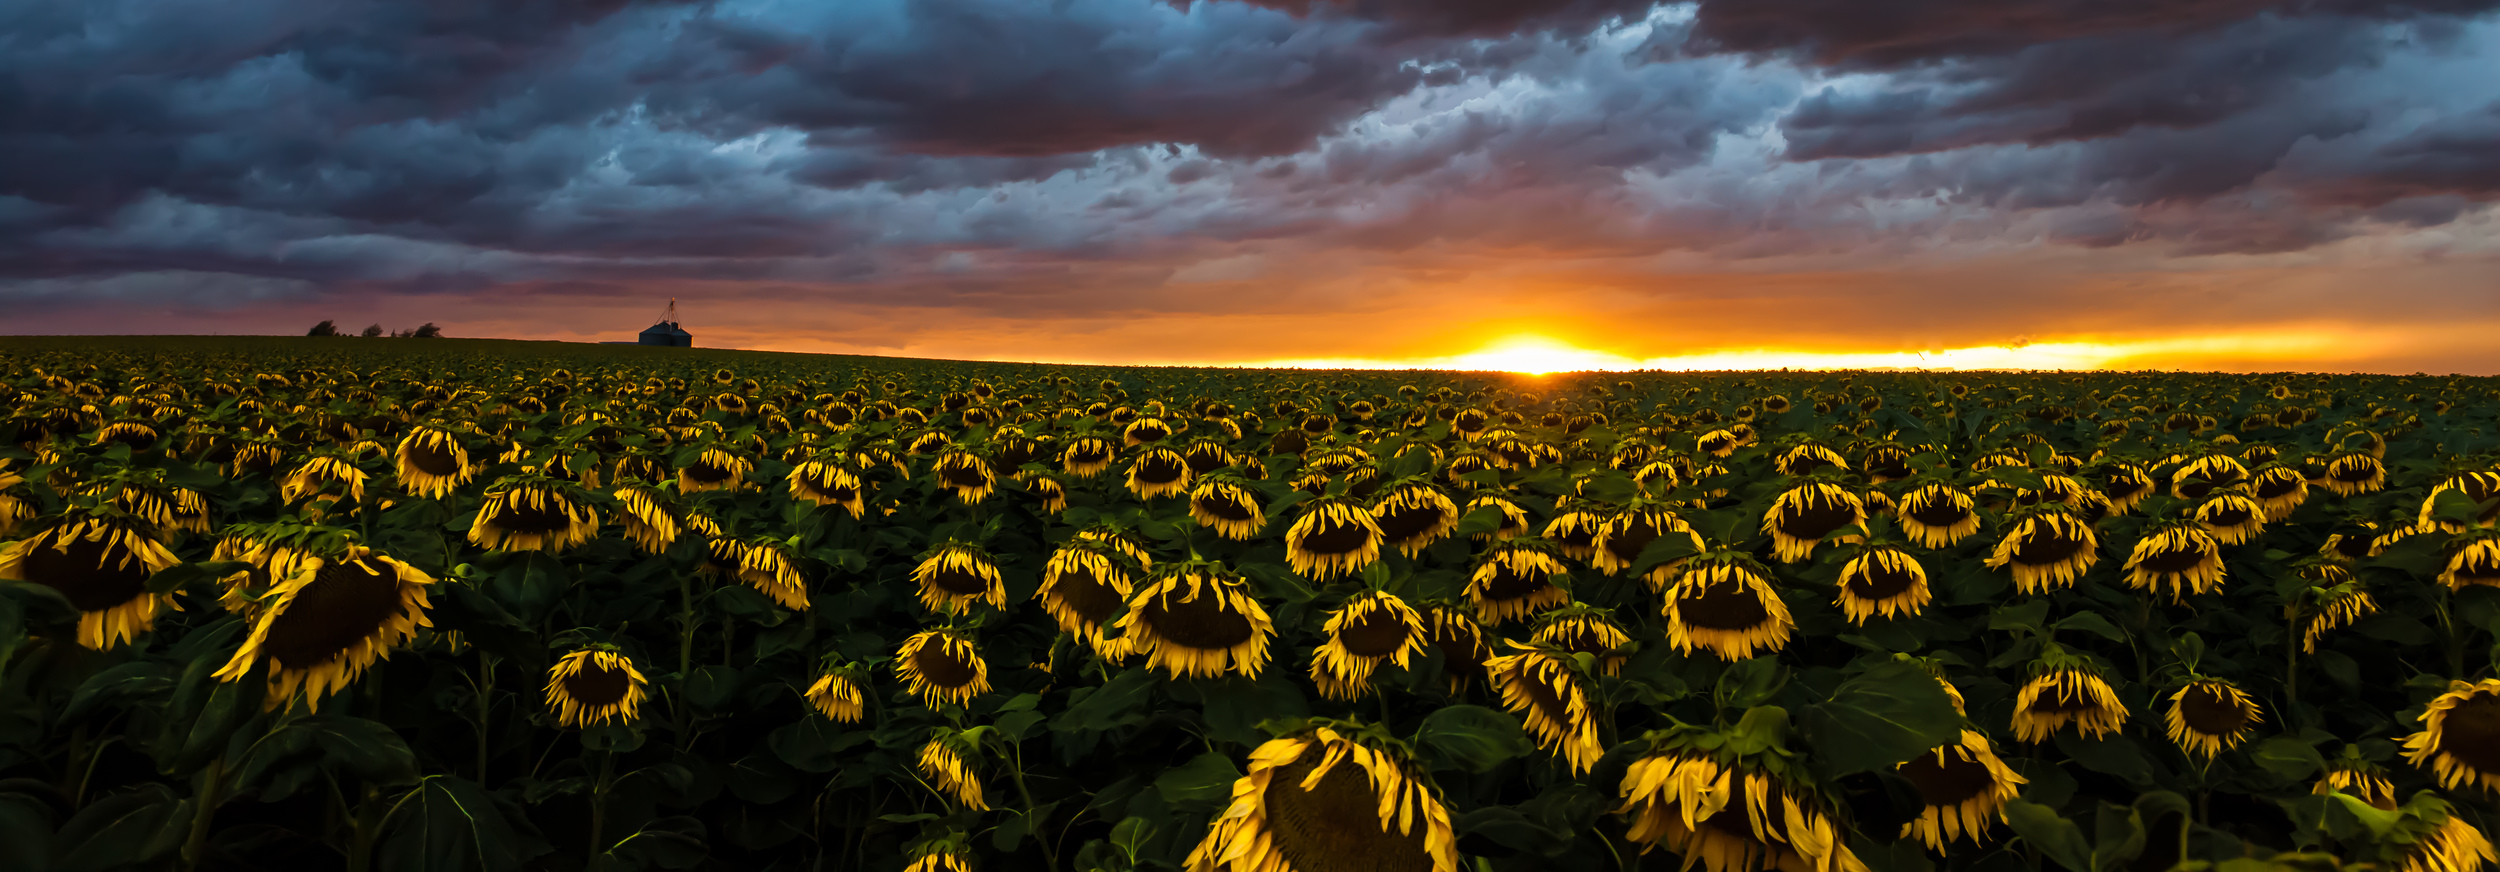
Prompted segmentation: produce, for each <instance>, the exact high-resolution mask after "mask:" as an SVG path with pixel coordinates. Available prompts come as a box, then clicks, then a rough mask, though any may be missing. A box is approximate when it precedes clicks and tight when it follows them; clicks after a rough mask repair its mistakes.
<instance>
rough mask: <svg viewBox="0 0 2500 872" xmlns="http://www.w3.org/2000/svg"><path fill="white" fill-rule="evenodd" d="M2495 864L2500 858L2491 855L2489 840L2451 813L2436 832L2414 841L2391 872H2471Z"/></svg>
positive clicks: (2425, 834) (2421, 836)
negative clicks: (2393, 871)
mask: <svg viewBox="0 0 2500 872" xmlns="http://www.w3.org/2000/svg"><path fill="white" fill-rule="evenodd" d="M2442 805H2445V803H2442ZM2495 860H2500V856H2495V855H2494V854H2493V853H2492V848H2491V839H2490V838H2489V837H2487V836H2484V835H2483V831H2482V830H2479V829H2475V828H2474V825H2473V824H2469V823H2466V822H2465V819H2464V818H2461V817H2458V816H2457V815H2456V814H2455V813H2454V812H2453V811H2451V812H2450V813H2449V814H2448V816H2447V817H2445V818H2443V819H2442V820H2441V821H2440V822H2439V825H2438V827H2437V828H2436V829H2432V830H2431V831H2429V832H2427V833H2423V834H2421V835H2419V836H2417V837H2416V838H2415V839H2414V841H2413V842H2412V848H2411V849H2410V850H2408V851H2406V853H2405V857H2404V859H2403V861H2402V862H2400V863H2397V864H2395V872H2473V870H2479V869H2483V868H2486V867H2488V866H2490V865H2491V864H2492V862H2494V861H2495Z"/></svg>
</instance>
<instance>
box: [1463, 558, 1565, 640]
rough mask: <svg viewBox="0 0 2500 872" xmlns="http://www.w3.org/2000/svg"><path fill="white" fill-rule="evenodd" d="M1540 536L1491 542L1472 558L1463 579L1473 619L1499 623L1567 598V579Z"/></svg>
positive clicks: (1548, 606)
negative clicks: (1472, 567) (1472, 563)
mask: <svg viewBox="0 0 2500 872" xmlns="http://www.w3.org/2000/svg"><path fill="white" fill-rule="evenodd" d="M1555 550H1556V548H1555V546H1554V545H1553V544H1552V543H1549V542H1547V541H1546V540H1543V539H1532V538H1520V539H1507V540H1503V541H1500V542H1495V543H1493V544H1492V545H1491V546H1489V547H1487V548H1485V550H1484V553H1483V554H1481V555H1479V556H1478V557H1477V558H1476V568H1475V571H1474V572H1472V573H1470V574H1469V576H1468V580H1467V602H1468V604H1469V605H1471V606H1473V607H1474V608H1475V610H1476V618H1477V619H1478V620H1481V621H1484V622H1485V623H1488V624H1494V625H1497V626H1498V625H1501V624H1505V623H1508V622H1510V621H1514V620H1520V619H1523V618H1527V617H1529V616H1530V615H1534V614H1536V613H1538V612H1541V611H1544V610H1546V609H1550V608H1553V607H1555V606H1559V605H1562V604H1564V603H1568V602H1570V601H1571V588H1570V587H1569V583H1570V578H1569V576H1567V575H1565V570H1564V568H1563V563H1562V561H1561V560H1559V559H1556V557H1555V555H1554V551H1555Z"/></svg>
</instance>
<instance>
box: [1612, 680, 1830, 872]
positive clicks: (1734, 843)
mask: <svg viewBox="0 0 2500 872" xmlns="http://www.w3.org/2000/svg"><path fill="white" fill-rule="evenodd" d="M1757 711H1760V710H1757ZM1773 711H1776V710H1773ZM1753 714H1754V713H1752V712H1748V717H1747V721H1748V722H1752V721H1755V720H1757V718H1755V717H1753ZM1736 730H1737V731H1738V732H1739V733H1743V732H1746V731H1747V728H1746V725H1739V726H1738V727H1737V728H1736ZM1662 734H1663V735H1662ZM1747 738H1751V737H1740V738H1728V739H1724V740H1723V741H1722V742H1721V743H1720V744H1719V747H1720V748H1722V749H1725V748H1728V747H1731V746H1734V745H1738V744H1742V743H1745V741H1746V739H1747ZM1753 741H1754V742H1759V741H1760V740H1759V739H1753ZM1785 772H1786V767H1785V766H1783V765H1782V764H1781V763H1780V762H1779V758H1778V756H1777V755H1775V754H1761V755H1750V756H1748V755H1735V754H1730V753H1721V752H1714V751H1710V750H1704V749H1703V748H1700V747H1697V746H1696V744H1695V743H1694V737H1692V736H1691V735H1690V732H1689V731H1672V730H1671V731H1661V733H1653V734H1651V748H1650V751H1649V753H1648V755H1647V756H1644V757H1642V758H1641V759H1639V760H1636V761H1633V763H1632V765H1631V766H1630V767H1629V768H1628V769H1627V770H1626V771H1625V772H1624V776H1623V781H1622V783H1621V785H1620V786H1619V788H1618V790H1619V792H1620V795H1621V796H1622V798H1623V805H1622V807H1620V808H1617V809H1616V810H1615V811H1616V813H1617V814H1622V815H1626V816H1628V817H1630V818H1631V826H1630V827H1629V828H1628V829H1627V830H1626V832H1625V833H1624V838H1626V839H1629V840H1631V841H1634V842H1639V843H1642V844H1643V845H1648V846H1659V847H1665V848H1666V849H1668V850H1671V851H1674V852H1675V853H1677V854H1678V855H1681V856H1682V857H1684V858H1685V860H1684V862H1685V864H1686V868H1690V867H1692V866H1696V865H1697V866H1700V867H1702V868H1704V869H1706V870H1708V872H1752V870H1759V869H1782V870H1819V872H1866V869H1867V867H1866V864H1865V863H1863V862H1861V861H1859V860H1858V858H1857V856H1856V855H1855V854H1853V853H1851V852H1850V850H1849V848H1848V840H1847V839H1846V837H1845V836H1843V835H1842V833H1841V831H1840V830H1839V828H1838V827H1837V826H1836V825H1835V823H1834V822H1833V819H1832V814H1831V812H1830V810H1829V809H1828V808H1827V807H1826V806H1825V805H1824V803H1823V802H1822V801H1821V800H1820V799H1819V798H1818V797H1817V796H1816V795H1815V793H1814V791H1813V789H1812V788H1810V787H1807V786H1805V785H1803V784H1802V783H1798V782H1793V781H1791V780H1790V778H1789V776H1788V775H1786V774H1785Z"/></svg>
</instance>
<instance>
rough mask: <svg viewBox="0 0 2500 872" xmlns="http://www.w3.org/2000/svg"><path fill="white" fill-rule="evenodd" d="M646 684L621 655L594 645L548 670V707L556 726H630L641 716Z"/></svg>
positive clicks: (646, 691) (647, 683)
mask: <svg viewBox="0 0 2500 872" xmlns="http://www.w3.org/2000/svg"><path fill="white" fill-rule="evenodd" d="M649 684H650V682H649V681H647V680H645V679H644V678H643V677H642V670H639V669H636V668H634V661H633V660H632V659H631V658H628V657H626V656H625V654H624V653H623V652H621V651H618V650H616V649H615V648H614V647H612V646H606V645H596V646H592V647H589V648H584V649H581V650H579V651H575V652H573V653H571V654H566V655H564V656H563V657H561V658H558V659H557V660H556V662H555V665H553V666H550V667H548V668H547V707H548V708H550V709H553V710H555V713H556V724H557V725H558V726H565V727H582V728H589V727H594V726H602V725H606V724H610V723H617V724H631V723H633V722H634V721H635V720H636V719H637V718H638V717H640V715H641V709H642V703H643V700H645V699H647V698H648V696H649V689H648V688H649Z"/></svg>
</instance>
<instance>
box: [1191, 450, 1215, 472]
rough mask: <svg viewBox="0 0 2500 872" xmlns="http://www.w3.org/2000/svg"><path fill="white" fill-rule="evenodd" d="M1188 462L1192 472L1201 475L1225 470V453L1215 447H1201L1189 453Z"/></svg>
mask: <svg viewBox="0 0 2500 872" xmlns="http://www.w3.org/2000/svg"><path fill="white" fill-rule="evenodd" d="M1188 460H1189V469H1190V471H1192V472H1196V473H1198V474H1200V475H1205V474H1207V473H1210V472H1214V471H1216V470H1218V469H1222V468H1224V453H1223V452H1221V451H1217V450H1215V449H1214V448H1213V447H1201V448H1199V449H1197V450H1193V451H1191V452H1189V454H1188Z"/></svg>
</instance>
